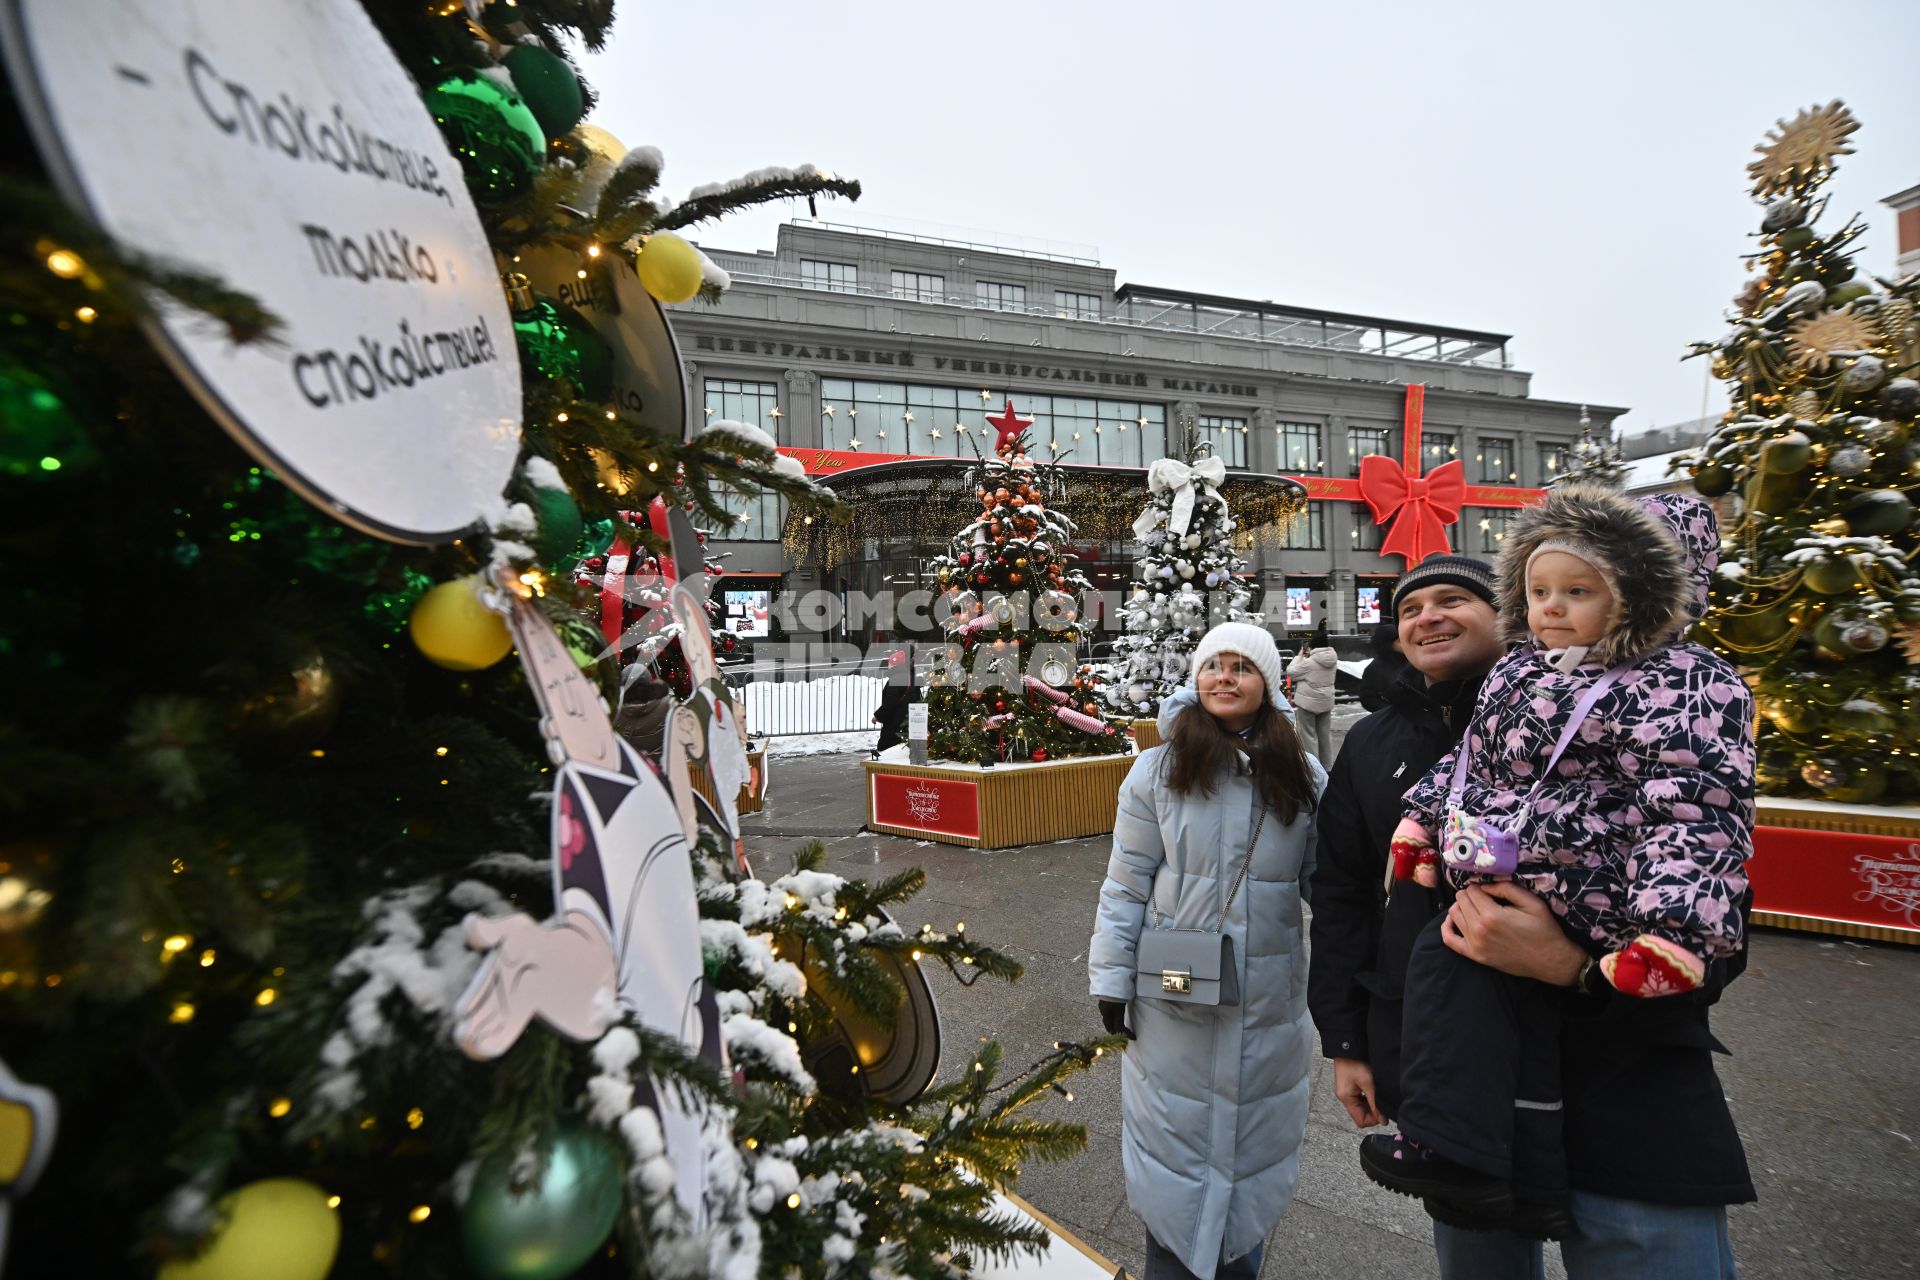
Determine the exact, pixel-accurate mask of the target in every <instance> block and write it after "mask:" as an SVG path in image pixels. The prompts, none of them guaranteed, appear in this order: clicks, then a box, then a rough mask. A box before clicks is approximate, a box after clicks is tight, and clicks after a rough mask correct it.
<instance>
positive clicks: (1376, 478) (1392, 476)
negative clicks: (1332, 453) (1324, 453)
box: [1360, 454, 1467, 569]
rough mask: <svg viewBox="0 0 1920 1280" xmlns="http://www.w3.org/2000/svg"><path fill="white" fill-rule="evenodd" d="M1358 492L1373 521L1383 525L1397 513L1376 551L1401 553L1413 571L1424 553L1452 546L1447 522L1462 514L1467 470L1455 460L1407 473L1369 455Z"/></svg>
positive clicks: (1391, 462) (1362, 464) (1437, 552)
mask: <svg viewBox="0 0 1920 1280" xmlns="http://www.w3.org/2000/svg"><path fill="white" fill-rule="evenodd" d="M1360 496H1361V497H1363V498H1365V499H1366V500H1367V505H1368V506H1369V507H1371V508H1373V519H1374V522H1375V523H1376V524H1385V523H1386V522H1387V519H1388V517H1390V516H1392V515H1393V514H1394V513H1395V512H1398V513H1399V519H1397V520H1395V521H1394V522H1393V528H1392V529H1391V530H1389V531H1388V533H1387V537H1386V541H1385V542H1383V543H1381V544H1380V554H1381V555H1383V556H1405V557H1406V558H1407V567H1408V568H1409V569H1411V568H1412V567H1413V566H1414V565H1416V564H1419V563H1420V562H1421V561H1422V560H1425V559H1426V558H1427V557H1428V556H1432V555H1440V554H1442V553H1444V552H1446V551H1448V550H1450V549H1451V548H1450V547H1449V545H1448V543H1447V526H1448V525H1450V524H1452V523H1454V522H1455V521H1456V520H1458V519H1459V518H1460V506H1461V504H1462V503H1463V502H1465V501H1466V497H1467V477H1466V468H1465V467H1463V466H1462V465H1461V462H1460V460H1459V459H1458V458H1455V459H1453V460H1452V461H1451V462H1443V463H1441V464H1440V465H1439V466H1437V467H1435V468H1434V469H1433V470H1432V471H1430V472H1428V473H1427V474H1426V475H1424V476H1419V475H1409V474H1407V472H1406V471H1404V470H1403V469H1402V468H1401V466H1400V464H1399V463H1398V462H1395V461H1394V460H1393V459H1392V458H1383V457H1381V456H1379V455H1378V454H1369V455H1368V456H1366V457H1364V458H1362V459H1360Z"/></svg>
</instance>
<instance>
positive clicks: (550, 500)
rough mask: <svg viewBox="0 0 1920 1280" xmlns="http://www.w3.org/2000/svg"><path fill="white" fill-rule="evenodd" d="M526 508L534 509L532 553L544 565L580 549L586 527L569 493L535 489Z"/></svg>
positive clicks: (577, 506) (577, 504)
mask: <svg viewBox="0 0 1920 1280" xmlns="http://www.w3.org/2000/svg"><path fill="white" fill-rule="evenodd" d="M528 505H530V506H531V507H532V508H533V519H534V526H533V551H534V554H535V555H537V556H539V557H540V559H541V561H542V562H543V563H546V564H553V563H555V562H556V561H559V560H562V559H564V558H566V557H567V556H568V555H570V554H572V553H573V551H574V550H575V549H576V548H578V547H579V545H580V535H581V533H582V532H583V531H584V529H585V527H586V526H585V525H584V524H583V523H582V521H581V519H580V504H579V503H577V502H575V501H574V500H573V495H572V494H570V493H568V492H567V491H566V490H565V489H535V490H534V491H533V501H532V502H531V503H529V504H528Z"/></svg>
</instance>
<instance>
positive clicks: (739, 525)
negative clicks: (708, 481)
mask: <svg viewBox="0 0 1920 1280" xmlns="http://www.w3.org/2000/svg"><path fill="white" fill-rule="evenodd" d="M713 496H714V497H715V498H716V499H718V500H719V503H720V505H721V506H722V507H725V508H726V509H727V511H728V513H729V514H731V515H732V516H733V524H732V526H731V527H728V528H718V527H716V528H715V529H714V530H713V536H714V537H715V538H716V539H721V540H724V541H727V542H778V541H780V531H781V530H782V529H783V528H784V527H785V525H786V522H787V500H786V499H785V498H783V497H781V496H780V495H779V494H777V493H756V494H754V495H753V496H752V497H746V496H743V495H741V494H738V493H734V492H733V491H732V490H730V489H728V488H726V487H725V486H724V485H715V486H714V489H713Z"/></svg>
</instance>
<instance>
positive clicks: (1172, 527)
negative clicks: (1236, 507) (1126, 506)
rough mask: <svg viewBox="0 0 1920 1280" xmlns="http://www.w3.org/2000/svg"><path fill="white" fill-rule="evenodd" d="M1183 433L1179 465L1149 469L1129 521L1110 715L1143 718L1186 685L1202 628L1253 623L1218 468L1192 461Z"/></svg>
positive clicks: (1208, 460) (1209, 460)
mask: <svg viewBox="0 0 1920 1280" xmlns="http://www.w3.org/2000/svg"><path fill="white" fill-rule="evenodd" d="M1188 436H1189V438H1188V444H1187V448H1186V450H1185V458H1184V460H1177V459H1171V458H1164V459H1161V460H1160V461H1158V462H1155V463H1154V464H1153V466H1152V467H1150V468H1149V469H1148V472H1147V488H1148V491H1149V493H1150V494H1151V496H1150V497H1149V498H1148V500H1147V505H1146V507H1145V509H1144V510H1142V511H1141V513H1140V518H1139V519H1138V520H1136V521H1134V525H1133V531H1134V535H1135V536H1136V537H1137V538H1139V540H1140V545H1141V555H1140V561H1139V564H1138V566H1137V568H1138V573H1137V575H1136V576H1135V577H1134V579H1133V581H1132V583H1131V584H1130V587H1129V590H1128V594H1127V598H1126V600H1125V601H1124V602H1123V603H1122V604H1121V606H1120V617H1121V624H1122V628H1123V630H1122V633H1121V636H1120V639H1119V640H1118V641H1117V642H1116V644H1115V645H1114V672H1113V677H1112V681H1111V683H1109V684H1108V685H1107V687H1106V689H1105V690H1104V691H1103V693H1104V696H1105V698H1106V702H1107V705H1108V706H1109V707H1111V708H1112V709H1113V711H1114V713H1115V714H1116V715H1125V716H1131V717H1134V718H1136V719H1151V718H1152V717H1153V716H1154V715H1156V714H1157V713H1158V712H1159V710H1160V702H1161V700H1162V699H1164V698H1167V697H1169V696H1171V695H1172V693H1173V691H1174V690H1176V689H1178V688H1179V687H1180V686H1181V685H1183V684H1185V683H1186V679H1187V656H1188V655H1189V654H1191V653H1192V652H1193V647H1194V645H1196V644H1198V643H1199V641H1200V637H1201V636H1204V635H1205V634H1206V633H1207V629H1208V628H1209V627H1211V626H1213V625H1214V624H1215V623H1218V622H1255V623H1257V622H1259V620H1260V619H1259V617H1258V615H1256V614H1252V613H1248V612H1247V604H1248V602H1249V601H1250V600H1252V598H1253V596H1252V593H1251V592H1250V591H1248V590H1247V588H1246V586H1245V584H1244V583H1243V582H1242V580H1241V578H1240V575H1241V574H1243V573H1244V572H1245V571H1246V567H1247V566H1246V561H1244V560H1242V559H1241V558H1240V556H1239V555H1238V554H1236V553H1235V551H1234V549H1233V541H1232V539H1233V531H1234V521H1233V516H1232V515H1231V514H1230V513H1229V512H1228V510H1227V500H1226V499H1225V498H1224V497H1222V496H1221V495H1220V489H1219V485H1220V483H1221V482H1222V481H1223V480H1225V479H1226V475H1227V470H1226V464H1225V463H1223V462H1221V461H1220V460H1219V459H1218V458H1214V457H1210V456H1209V457H1198V456H1196V454H1195V450H1194V447H1193V441H1192V432H1191V429H1189V432H1188Z"/></svg>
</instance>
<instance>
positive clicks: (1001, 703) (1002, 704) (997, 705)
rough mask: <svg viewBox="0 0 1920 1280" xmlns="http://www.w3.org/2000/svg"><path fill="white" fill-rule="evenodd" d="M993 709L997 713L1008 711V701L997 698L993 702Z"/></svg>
mask: <svg viewBox="0 0 1920 1280" xmlns="http://www.w3.org/2000/svg"><path fill="white" fill-rule="evenodd" d="M993 709H994V710H995V711H1005V710H1006V709H1007V704H1006V700H1005V699H1003V698H995V699H994V700H993Z"/></svg>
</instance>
